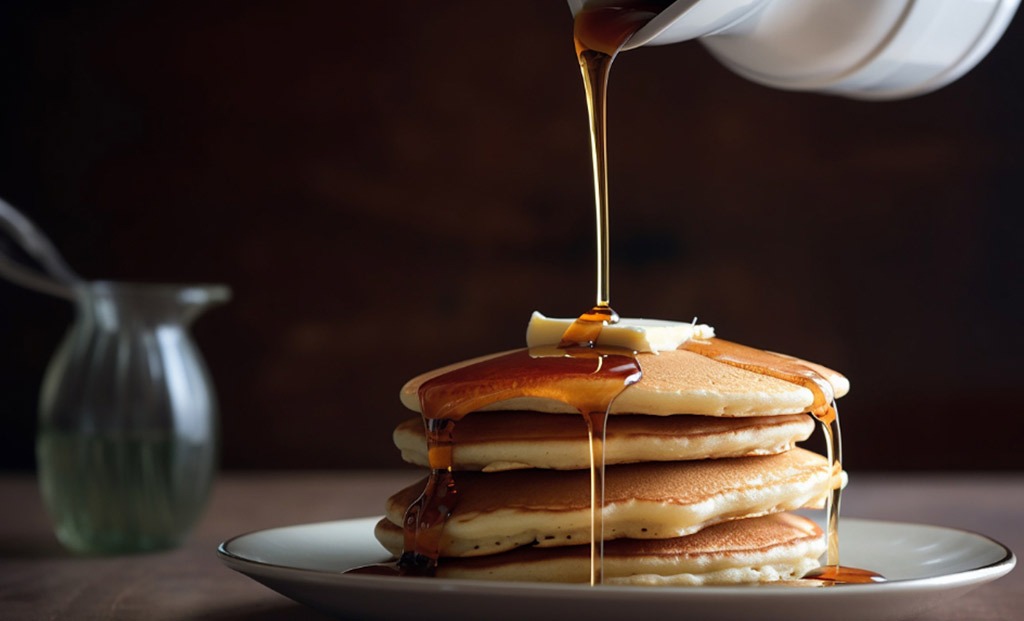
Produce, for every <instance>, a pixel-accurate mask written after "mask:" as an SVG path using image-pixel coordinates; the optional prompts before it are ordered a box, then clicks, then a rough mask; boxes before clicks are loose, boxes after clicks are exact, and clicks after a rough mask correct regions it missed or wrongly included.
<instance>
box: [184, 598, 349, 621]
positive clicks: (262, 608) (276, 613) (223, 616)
mask: <svg viewBox="0 0 1024 621" xmlns="http://www.w3.org/2000/svg"><path fill="white" fill-rule="evenodd" d="M328 619H331V617H328V616H326V615H324V614H323V613H320V612H317V611H315V610H313V609H312V608H307V607H306V606H303V605H301V604H296V603H294V602H280V603H278V602H275V603H272V604H261V605H257V606H236V607H230V608H223V609H220V610H207V611H204V612H202V613H200V614H198V615H196V616H193V617H188V621H328Z"/></svg>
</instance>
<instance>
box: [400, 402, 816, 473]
mask: <svg viewBox="0 0 1024 621" xmlns="http://www.w3.org/2000/svg"><path fill="white" fill-rule="evenodd" d="M814 426H815V423H814V421H813V420H812V419H811V417H810V416H807V415H805V414H788V415H779V416H756V417H743V418H719V417H711V416H692V415H680V416H640V415H632V414H623V415H620V416H616V417H615V418H614V420H611V421H610V422H609V423H608V427H607V436H606V445H605V462H606V463H607V464H609V465H611V464H626V463H636V462H641V461H681V460H696V459H720V458H725V457H744V456H749V455H773V454H777V453H782V452H785V451H788V450H789V449H791V448H793V446H794V444H795V443H796V442H799V441H801V440H806V439H807V437H808V436H810V434H811V432H813V431H814ZM586 433H587V432H586V425H585V424H584V422H583V418H582V417H581V416H580V415H579V414H565V415H559V414H541V413H537V412H474V413H472V414H470V415H468V416H466V417H465V418H463V419H462V420H460V421H459V422H458V423H457V424H456V425H455V432H454V434H455V435H454V439H455V449H454V467H455V469H456V470H482V471H484V472H499V471H503V470H513V469H519V468H551V469H556V470H573V469H584V468H589V467H590V443H589V441H588V439H587V435H586ZM394 442H395V446H397V447H398V448H399V449H400V450H401V451H402V458H403V459H404V460H405V461H407V462H410V463H413V464H417V465H420V466H425V467H429V462H428V461H427V441H426V438H425V436H424V432H423V421H422V420H421V419H418V418H416V419H411V420H408V421H406V422H404V423H402V424H401V425H399V426H398V428H397V429H395V433H394Z"/></svg>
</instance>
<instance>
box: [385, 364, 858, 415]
mask: <svg viewBox="0 0 1024 621" xmlns="http://www.w3.org/2000/svg"><path fill="white" fill-rule="evenodd" d="M499 355H502V354H493V355H491V356H484V357H481V358H476V359H473V360H467V361H464V362H460V363H456V364H453V365H449V366H447V367H443V368H440V369H435V370H434V371H430V372H427V373H424V374H422V375H420V376H418V377H415V378H413V379H412V380H410V381H409V382H407V383H406V384H405V386H404V387H403V388H402V391H401V399H402V403H403V404H404V405H405V406H406V407H408V408H409V409H411V410H414V411H417V412H419V411H420V405H419V387H420V385H422V384H423V383H424V382H426V381H427V380H430V379H432V378H434V377H437V376H439V375H442V374H444V373H447V372H449V371H452V370H454V369H457V368H461V367H463V366H466V365H469V364H473V363H475V362H480V361H482V360H486V359H488V358H493V357H495V356H499ZM780 356H781V355H780ZM782 357H783V358H786V359H791V360H797V361H798V362H801V363H803V364H806V365H807V366H808V367H810V368H811V369H814V370H815V371H817V372H818V373H820V374H822V375H823V376H824V377H825V378H826V379H828V381H829V383H831V384H832V387H833V388H834V390H835V396H836V398H839V397H841V396H843V395H845V394H846V393H847V392H848V391H849V389H850V382H849V381H848V380H847V379H846V378H845V377H844V376H842V375H841V374H839V373H838V372H836V371H833V370H831V369H828V368H826V367H823V366H821V365H819V364H815V363H812V362H807V361H804V360H799V359H796V358H792V357H790V356H782ZM637 360H638V361H639V362H640V367H641V368H642V369H643V379H642V380H641V381H640V382H638V383H636V384H634V385H632V386H630V387H629V388H627V389H626V390H625V391H624V392H623V393H622V394H621V395H620V396H619V397H618V398H617V399H616V400H615V401H614V402H613V403H612V406H611V413H612V414H649V415H655V416H668V415H672V414H701V415H705V416H768V415H777V414H799V413H801V412H806V411H807V410H808V408H809V407H810V406H811V405H812V403H813V401H814V397H813V395H812V394H811V391H810V390H808V389H807V388H804V387H803V386H799V385H797V384H792V383H790V382H786V381H783V380H780V379H776V378H774V377H769V376H766V375H761V374H758V373H754V372H752V371H747V370H745V369H741V368H739V367H734V366H731V365H728V364H725V363H722V362H718V361H716V360H712V359H710V358H707V357H705V356H701V355H700V354H695V353H693V352H689V351H684V350H678V349H677V350H669V351H663V352H659V353H657V354H654V353H640V354H637ZM484 409H486V410H515V411H521V410H529V411H534V412H544V413H563V414H570V413H574V411H573V410H572V408H570V407H569V406H568V405H566V404H564V403H561V402H558V401H552V400H547V399H538V398H517V399H510V400H508V401H503V402H501V403H496V404H494V405H491V406H489V407H487V408H484Z"/></svg>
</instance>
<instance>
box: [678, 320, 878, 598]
mask: <svg viewBox="0 0 1024 621" xmlns="http://www.w3.org/2000/svg"><path fill="white" fill-rule="evenodd" d="M679 349H684V350H686V351H690V352H693V353H695V354H700V355H701V356H705V357H707V358H711V359H712V360H716V361H718V362H721V363H724V364H728V365H730V366H734V367H739V368H741V369H745V370H747V371H751V372H753V373H757V374H759V375H767V376H769V377H774V378H776V379H780V380H783V381H786V382H789V383H791V384H797V385H799V386H803V387H804V388H807V389H808V390H810V391H811V394H812V395H813V397H814V400H813V402H812V403H811V408H810V413H811V414H812V415H813V416H814V417H815V418H816V419H817V420H818V422H819V423H821V428H822V431H824V433H825V445H826V457H827V458H828V461H829V463H830V464H831V466H832V476H833V477H836V476H839V475H840V473H841V472H842V461H843V439H842V435H841V434H840V430H839V410H838V408H837V407H836V403H835V389H834V388H833V387H832V383H831V382H829V381H828V379H827V378H826V377H825V376H823V375H822V374H821V373H818V372H817V371H815V370H814V369H812V368H811V367H809V366H807V365H805V364H803V363H801V362H800V361H798V360H796V359H795V358H791V357H789V356H784V355H782V354H775V353H771V352H767V351H764V350H761V349H755V348H753V347H747V346H746V345H740V344H738V343H732V342H730V341H724V340H722V339H717V338H715V339H709V340H706V341H702V340H690V341H687V342H686V343H683V345H681V346H680V347H679ZM831 483H832V482H831V480H830V482H829V486H830V488H829V495H828V499H827V501H826V505H825V522H826V531H827V535H826V537H827V541H828V553H827V555H826V565H825V566H824V567H823V568H821V570H819V572H817V573H816V574H814V575H812V576H808V578H810V579H815V580H821V581H823V582H825V583H826V584H840V583H852V584H862V583H866V582H881V581H884V580H885V578H883V577H882V576H881V575H880V574H876V573H874V572H872V571H868V570H866V569H857V568H853V567H843V566H842V565H840V563H839V503H840V500H841V498H842V492H843V490H842V488H841V487H838V486H836V487H834V488H833V487H831Z"/></svg>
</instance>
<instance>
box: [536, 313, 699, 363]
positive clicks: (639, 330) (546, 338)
mask: <svg viewBox="0 0 1024 621" xmlns="http://www.w3.org/2000/svg"><path fill="white" fill-rule="evenodd" d="M573 321H575V319H556V318H554V317H545V316H544V315H542V314H540V313H538V312H536V311H534V313H533V315H532V316H531V317H530V325H529V326H528V327H527V328H526V346H527V347H540V346H543V345H557V344H558V343H559V341H561V340H562V335H563V334H565V331H566V330H567V329H568V328H569V326H570V325H572V322H573ZM713 336H715V329H714V328H712V327H711V326H709V325H707V324H703V323H682V322H679V321H665V320H662V319H635V318H630V317H623V318H621V319H619V321H618V323H614V324H607V325H605V327H604V328H603V329H602V330H601V336H600V337H598V339H597V344H598V345H604V346H606V347H622V348H624V349H631V350H633V351H636V352H654V353H657V352H659V351H666V350H669V349H677V348H678V347H679V346H680V345H682V344H683V343H685V342H686V341H688V340H690V339H709V338H711V337H713Z"/></svg>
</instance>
